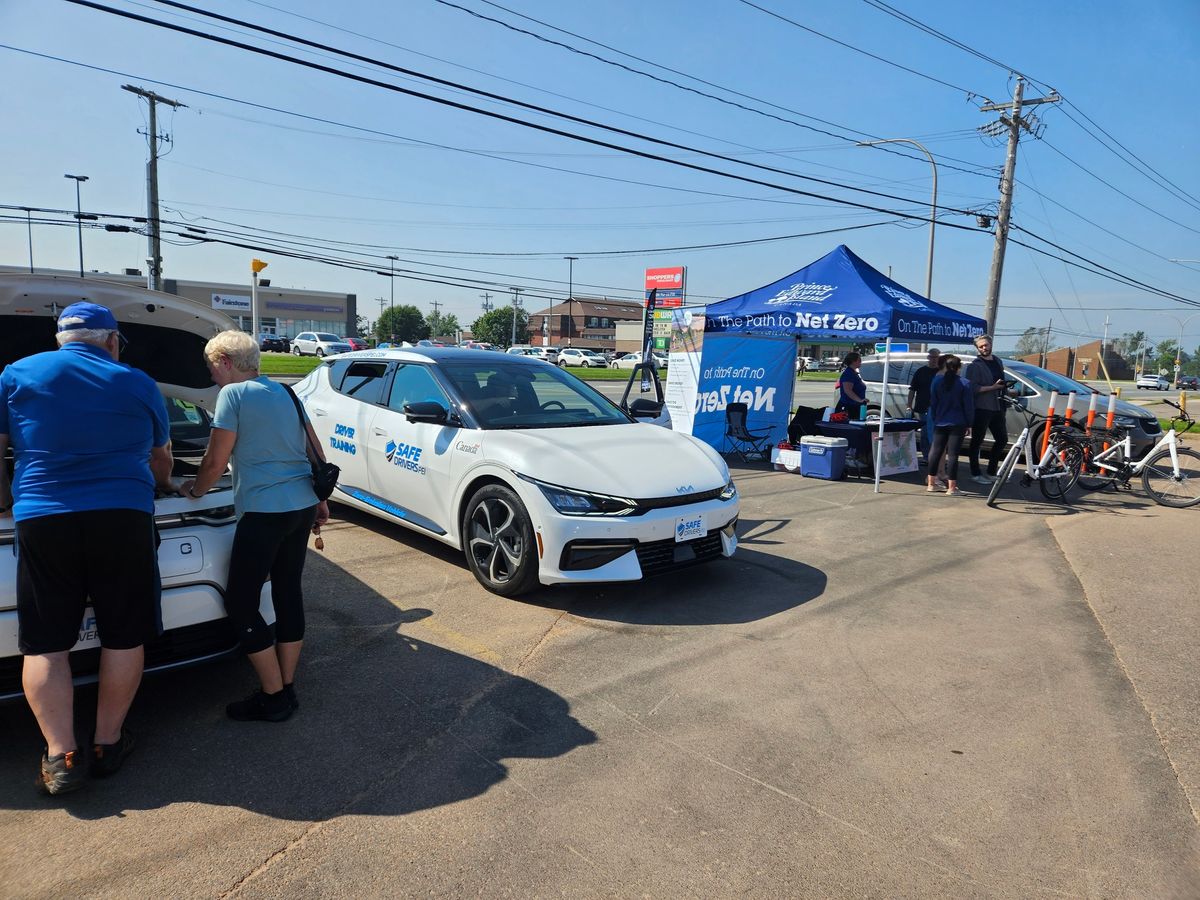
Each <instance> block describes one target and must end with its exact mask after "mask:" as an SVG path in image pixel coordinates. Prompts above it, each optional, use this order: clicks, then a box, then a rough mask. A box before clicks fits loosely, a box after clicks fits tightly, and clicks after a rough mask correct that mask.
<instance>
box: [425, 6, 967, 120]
mask: <svg viewBox="0 0 1200 900" xmlns="http://www.w3.org/2000/svg"><path fill="white" fill-rule="evenodd" d="M438 2H439V3H444V2H446V0H438ZM485 2H486V0H485ZM739 2H741V3H743V4H745V5H746V6H749V7H751V8H753V9H757V10H758V11H759V12H761V13H766V14H767V15H768V16H771V17H772V18H775V19H778V20H779V21H781V22H787V23H788V24H789V25H794V26H795V27H796V28H799V29H800V30H801V31H806V32H808V33H809V34H813V35H816V36H817V37H819V38H824V39H825V40H827V41H832V42H833V43H835V44H837V45H838V46H839V47H845V48H846V49H847V50H853V51H854V52H855V53H861V54H862V55H863V56H869V57H870V58H871V59H873V60H875V61H877V62H881V63H884V64H885V65H889V66H892V67H894V68H897V69H901V70H902V71H905V72H908V73H909V74H910V75H916V76H917V77H919V78H924V79H926V80H927V81H932V82H935V83H936V84H940V85H943V86H944V87H948V88H950V89H951V90H952V91H957V92H958V93H960V94H965V95H966V96H967V99H968V100H969V99H971V98H972V97H983V95H982V94H980V93H979V92H978V91H972V90H970V89H968V88H964V87H960V86H959V85H957V84H951V83H950V82H949V81H943V80H942V79H941V78H938V77H936V76H934V75H930V74H928V73H926V72H921V71H918V70H917V69H910V68H909V67H908V66H905V65H901V64H900V63H898V62H895V61H894V60H890V59H888V58H886V57H883V56H879V55H878V54H875V53H872V52H870V51H869V50H864V49H862V48H861V47H855V46H854V45H853V44H848V43H846V42H845V41H841V40H838V39H837V38H835V37H831V36H830V35H828V34H825V33H824V32H821V31H817V30H816V29H815V28H809V27H808V26H807V25H802V24H801V23H799V22H797V21H796V20H795V19H789V18H788V17H787V16H785V15H783V14H781V13H777V12H775V11H774V10H770V9H767V8H766V7H765V6H759V5H758V4H757V3H752V2H750V0H739ZM984 99H985V100H986V99H987V98H986V97H984Z"/></svg>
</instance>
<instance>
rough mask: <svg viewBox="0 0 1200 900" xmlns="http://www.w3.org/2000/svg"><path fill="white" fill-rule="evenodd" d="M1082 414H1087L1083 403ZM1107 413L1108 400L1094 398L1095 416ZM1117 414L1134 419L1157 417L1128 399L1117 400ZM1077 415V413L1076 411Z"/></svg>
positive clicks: (1100, 416)
mask: <svg viewBox="0 0 1200 900" xmlns="http://www.w3.org/2000/svg"><path fill="white" fill-rule="evenodd" d="M1083 414H1084V415H1085V416H1086V415H1087V404H1086V403H1085V404H1084V407H1083ZM1107 414H1108V401H1107V400H1105V399H1104V398H1103V397H1100V398H1099V399H1097V400H1096V418H1102V417H1104V416H1105V415H1107ZM1116 414H1117V415H1118V416H1129V417H1130V418H1134V419H1154V418H1157V417H1156V416H1155V415H1154V413H1152V412H1150V410H1148V409H1146V408H1145V407H1144V406H1138V405H1137V404H1136V403H1130V402H1129V401H1128V400H1120V399H1118V400H1117V413H1116ZM1076 415H1078V413H1076Z"/></svg>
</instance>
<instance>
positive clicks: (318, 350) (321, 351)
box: [317, 347, 325, 357]
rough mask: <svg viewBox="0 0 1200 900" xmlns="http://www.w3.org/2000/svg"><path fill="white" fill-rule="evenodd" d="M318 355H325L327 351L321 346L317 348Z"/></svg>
mask: <svg viewBox="0 0 1200 900" xmlns="http://www.w3.org/2000/svg"><path fill="white" fill-rule="evenodd" d="M317 356H319V357H324V356H325V351H324V350H323V349H321V348H320V347H318V348H317Z"/></svg>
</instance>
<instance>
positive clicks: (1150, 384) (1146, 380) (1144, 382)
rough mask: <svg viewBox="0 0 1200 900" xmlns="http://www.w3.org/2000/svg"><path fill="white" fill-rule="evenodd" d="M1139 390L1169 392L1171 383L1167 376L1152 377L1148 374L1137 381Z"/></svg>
mask: <svg viewBox="0 0 1200 900" xmlns="http://www.w3.org/2000/svg"><path fill="white" fill-rule="evenodd" d="M1137 386H1138V387H1139V388H1145V389H1146V390H1148V391H1169V390H1170V389H1171V382H1170V381H1169V380H1168V379H1167V376H1166V375H1152V374H1150V373H1146V374H1144V375H1142V376H1141V377H1140V378H1139V379H1138V380H1137Z"/></svg>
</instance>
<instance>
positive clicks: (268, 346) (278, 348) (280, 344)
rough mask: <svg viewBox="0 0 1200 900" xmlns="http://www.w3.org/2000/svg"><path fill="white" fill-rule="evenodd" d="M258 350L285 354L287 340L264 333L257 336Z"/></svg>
mask: <svg viewBox="0 0 1200 900" xmlns="http://www.w3.org/2000/svg"><path fill="white" fill-rule="evenodd" d="M258 349H259V350H260V351H265V352H267V353H287V352H288V342H287V338H284V337H280V336H279V335H277V334H269V333H268V332H265V331H264V332H263V333H262V334H260V335H259V336H258Z"/></svg>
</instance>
